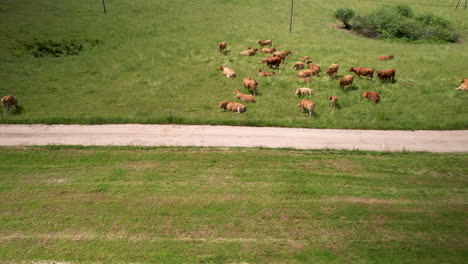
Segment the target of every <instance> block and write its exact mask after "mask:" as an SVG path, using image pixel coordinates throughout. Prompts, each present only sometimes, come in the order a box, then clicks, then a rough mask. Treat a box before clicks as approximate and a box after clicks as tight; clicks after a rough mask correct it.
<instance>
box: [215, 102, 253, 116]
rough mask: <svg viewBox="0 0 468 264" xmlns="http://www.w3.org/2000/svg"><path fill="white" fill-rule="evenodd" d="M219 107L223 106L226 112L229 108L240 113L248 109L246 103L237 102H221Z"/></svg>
mask: <svg viewBox="0 0 468 264" xmlns="http://www.w3.org/2000/svg"><path fill="white" fill-rule="evenodd" d="M219 108H223V109H224V110H223V111H224V112H226V110H229V111H232V112H237V113H238V114H240V113H242V112H245V110H247V108H246V107H245V105H243V104H240V103H236V102H220V103H219Z"/></svg>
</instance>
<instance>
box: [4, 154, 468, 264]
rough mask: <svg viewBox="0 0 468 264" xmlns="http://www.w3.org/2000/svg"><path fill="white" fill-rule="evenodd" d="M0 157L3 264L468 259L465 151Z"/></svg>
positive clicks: (427, 261)
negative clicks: (456, 152)
mask: <svg viewBox="0 0 468 264" xmlns="http://www.w3.org/2000/svg"><path fill="white" fill-rule="evenodd" d="M0 150H1V151H0V168H1V174H0V201H1V203H0V245H1V246H0V263H30V262H32V261H35V263H37V262H39V263H42V262H45V263H47V261H49V262H51V261H66V262H72V263H89V262H93V263H94V262H96V263H130V262H131V263H150V262H155V263H240V262H247V263H462V262H464V260H465V259H466V257H467V255H466V252H467V251H466V244H467V239H466V232H465V230H466V228H467V224H466V223H467V210H466V205H467V199H466V197H467V189H466V186H467V175H468V167H467V166H466V164H467V162H468V156H467V154H429V153H378V152H357V151H296V150H287V149H285V150H271V149H258V148H253V149H238V148H118V147H86V148H82V147H17V148H6V147H2V148H0ZM41 261H42V262H41Z"/></svg>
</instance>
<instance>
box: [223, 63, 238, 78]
mask: <svg viewBox="0 0 468 264" xmlns="http://www.w3.org/2000/svg"><path fill="white" fill-rule="evenodd" d="M219 69H220V70H222V71H223V74H224V76H226V77H228V78H233V77H236V72H235V71H233V70H232V69H230V68H228V67H225V66H223V65H219Z"/></svg>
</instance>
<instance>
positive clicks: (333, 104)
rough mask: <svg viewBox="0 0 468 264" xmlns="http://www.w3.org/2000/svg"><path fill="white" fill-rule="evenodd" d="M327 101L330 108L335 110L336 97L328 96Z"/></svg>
mask: <svg viewBox="0 0 468 264" xmlns="http://www.w3.org/2000/svg"><path fill="white" fill-rule="evenodd" d="M328 100H329V101H330V103H331V106H333V108H336V101H338V98H336V96H328Z"/></svg>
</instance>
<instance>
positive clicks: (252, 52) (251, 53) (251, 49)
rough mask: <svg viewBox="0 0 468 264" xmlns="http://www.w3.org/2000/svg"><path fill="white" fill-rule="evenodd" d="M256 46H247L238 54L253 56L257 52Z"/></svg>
mask: <svg viewBox="0 0 468 264" xmlns="http://www.w3.org/2000/svg"><path fill="white" fill-rule="evenodd" d="M257 51H258V49H257V48H249V49H247V50H244V51H242V52H241V53H240V54H241V55H244V56H253V55H255V54H256V53H257Z"/></svg>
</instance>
